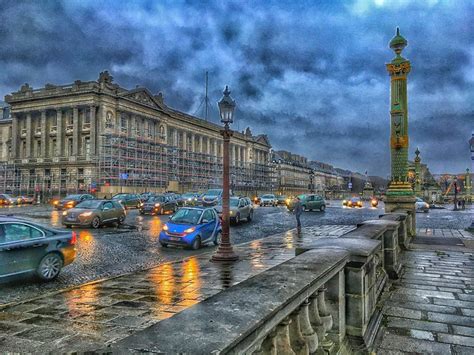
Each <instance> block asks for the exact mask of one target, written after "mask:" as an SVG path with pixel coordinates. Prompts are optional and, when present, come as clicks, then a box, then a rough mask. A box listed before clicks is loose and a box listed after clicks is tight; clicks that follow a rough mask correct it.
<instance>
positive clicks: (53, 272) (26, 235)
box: [0, 216, 77, 281]
mask: <svg viewBox="0 0 474 355" xmlns="http://www.w3.org/2000/svg"><path fill="white" fill-rule="evenodd" d="M76 242H77V235H76V233H75V232H72V233H71V232H70V231H63V230H57V229H53V228H49V227H45V226H42V225H40V224H38V223H34V222H31V221H29V220H26V219H21V218H15V217H10V216H6V217H0V279H2V278H6V277H11V276H16V275H21V274H27V273H34V274H36V276H37V277H39V278H40V279H41V280H44V281H52V280H54V279H55V278H56V277H58V275H59V273H60V272H61V269H62V268H63V267H64V266H67V265H69V264H71V263H72V262H73V261H74V259H75V258H76Z"/></svg>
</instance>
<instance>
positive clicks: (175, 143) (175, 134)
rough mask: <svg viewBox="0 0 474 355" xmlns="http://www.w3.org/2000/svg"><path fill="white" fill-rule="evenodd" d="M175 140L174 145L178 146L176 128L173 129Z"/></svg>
mask: <svg viewBox="0 0 474 355" xmlns="http://www.w3.org/2000/svg"><path fill="white" fill-rule="evenodd" d="M173 142H174V146H175V147H178V130H177V129H176V128H175V129H174V130H173Z"/></svg>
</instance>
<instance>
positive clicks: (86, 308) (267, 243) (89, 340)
mask: <svg viewBox="0 0 474 355" xmlns="http://www.w3.org/2000/svg"><path fill="white" fill-rule="evenodd" d="M353 228H354V227H352V226H318V227H307V228H305V229H304V230H303V233H302V235H301V236H298V235H296V233H294V231H290V232H286V233H280V234H277V235H274V236H271V237H268V238H264V239H260V240H255V241H253V242H249V243H247V244H241V245H240V246H238V247H237V248H236V252H237V253H238V254H239V255H240V260H239V261H238V262H237V263H235V264H233V265H232V266H225V265H220V264H214V263H211V262H210V261H209V259H210V255H211V252H209V250H208V251H207V252H204V253H201V254H200V255H195V256H191V257H189V258H186V259H184V260H181V261H177V262H171V263H164V264H162V265H160V266H158V267H155V268H151V269H149V270H146V271H142V272H137V273H134V274H130V275H125V276H120V277H116V278H112V279H109V280H106V281H99V282H95V283H90V284H87V285H84V286H79V287H75V288H72V289H69V290H65V291H61V292H57V293H50V294H46V295H44V296H42V297H37V298H35V299H33V300H31V301H28V302H24V303H20V304H14V305H11V306H7V307H1V308H0V330H1V335H0V352H3V351H14V352H32V351H33V352H37V353H46V352H51V351H54V352H58V351H67V352H73V351H87V350H96V349H100V348H103V347H104V345H106V344H108V343H110V342H112V341H116V340H119V339H122V338H124V337H126V336H128V335H130V334H132V333H133V332H135V331H137V330H140V329H144V328H146V327H148V326H150V325H152V324H154V323H156V322H158V321H160V320H162V319H165V318H168V317H170V316H172V315H173V314H175V313H176V312H180V311H181V310H183V309H185V308H187V307H190V306H192V305H194V304H196V303H198V302H199V301H202V300H204V299H206V298H208V297H210V296H212V295H214V294H216V293H218V292H220V291H222V290H223V289H225V288H228V287H230V286H233V285H235V284H237V283H239V282H242V281H244V280H246V279H248V278H249V277H251V276H253V275H255V274H257V273H260V272H262V271H264V270H267V269H269V268H271V267H273V266H275V265H278V264H280V263H282V262H284V261H286V260H288V259H290V258H292V257H294V255H295V248H296V247H297V246H298V245H299V244H300V243H303V242H305V241H306V242H307V241H309V240H314V239H317V238H319V237H322V236H332V237H334V238H337V237H338V236H341V235H342V234H344V233H347V232H348V231H350V230H351V229H353ZM51 329H54V330H55V331H54V332H52V331H51Z"/></svg>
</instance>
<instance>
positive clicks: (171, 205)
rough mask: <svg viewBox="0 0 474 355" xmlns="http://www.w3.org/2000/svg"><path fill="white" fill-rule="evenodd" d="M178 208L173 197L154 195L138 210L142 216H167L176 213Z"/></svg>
mask: <svg viewBox="0 0 474 355" xmlns="http://www.w3.org/2000/svg"><path fill="white" fill-rule="evenodd" d="M177 208H178V205H177V203H176V200H175V199H173V197H172V196H167V195H153V196H151V197H150V198H149V199H148V201H146V202H145V203H143V205H142V206H140V208H139V209H138V210H139V212H140V214H147V213H149V214H151V215H154V214H165V212H175V211H176V210H177Z"/></svg>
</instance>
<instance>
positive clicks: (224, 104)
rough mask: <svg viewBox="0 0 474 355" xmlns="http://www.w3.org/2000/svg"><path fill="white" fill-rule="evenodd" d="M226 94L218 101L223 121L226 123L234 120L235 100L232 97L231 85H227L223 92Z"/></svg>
mask: <svg viewBox="0 0 474 355" xmlns="http://www.w3.org/2000/svg"><path fill="white" fill-rule="evenodd" d="M223 94H224V96H223V97H222V99H221V100H220V101H219V102H218V103H217V105H218V106H219V113H220V115H221V122H222V123H224V124H225V125H228V124H231V123H233V122H234V110H235V101H234V100H232V98H231V97H230V90H229V87H228V86H227V85H226V87H225V90H224V92H223Z"/></svg>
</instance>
